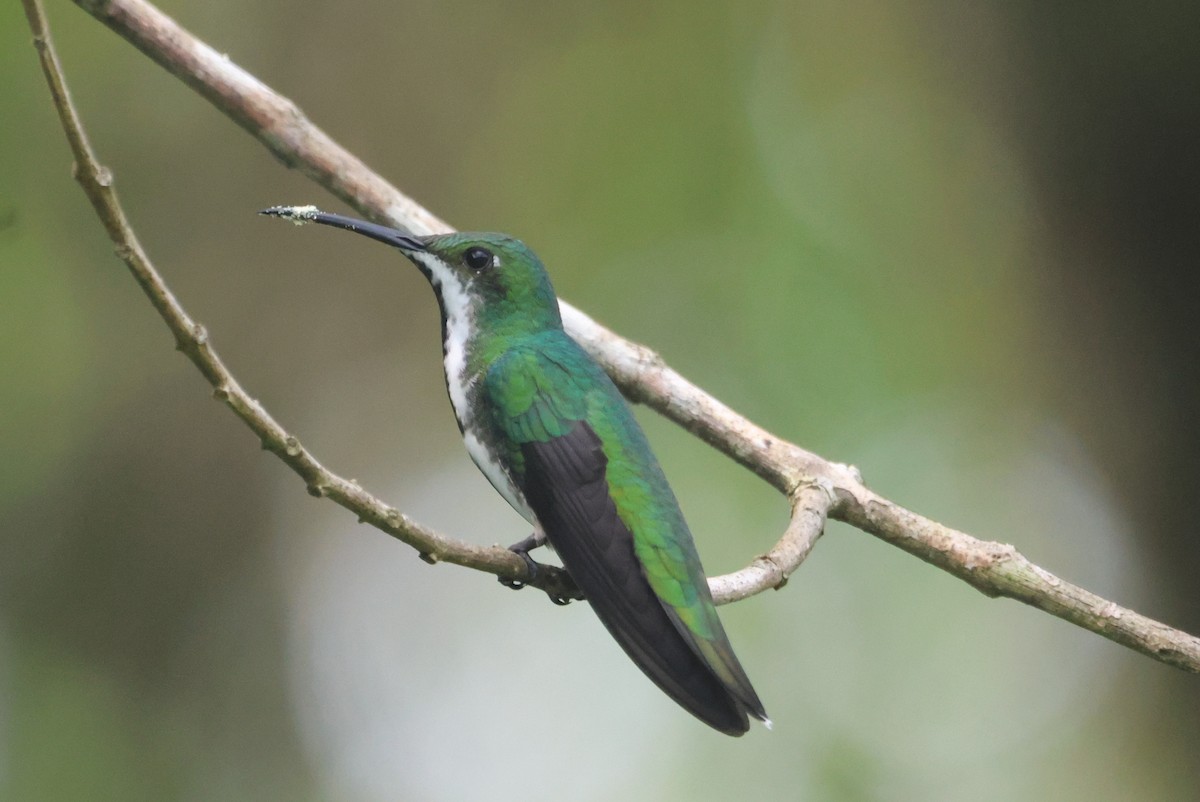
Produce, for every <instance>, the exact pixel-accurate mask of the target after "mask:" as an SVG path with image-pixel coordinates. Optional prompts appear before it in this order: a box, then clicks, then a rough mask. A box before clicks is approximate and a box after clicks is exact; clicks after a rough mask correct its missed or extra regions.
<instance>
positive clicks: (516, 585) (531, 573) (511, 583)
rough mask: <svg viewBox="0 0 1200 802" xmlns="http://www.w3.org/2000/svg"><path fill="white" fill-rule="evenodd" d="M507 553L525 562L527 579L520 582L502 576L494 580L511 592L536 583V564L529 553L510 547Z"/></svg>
mask: <svg viewBox="0 0 1200 802" xmlns="http://www.w3.org/2000/svg"><path fill="white" fill-rule="evenodd" d="M517 545H518V546H519V545H520V544H519V543H518V544H517ZM509 551H511V552H512V553H513V554H515V555H517V556H518V557H520V558H521V559H522V560H524V561H525V569H526V572H527V575H528V578H527V579H525V580H520V579H509V578H507V577H503V576H500V577H496V579H497V580H498V581H499V582H500V584H501V585H503V586H504V587H506V588H511V589H512V590H521V589H523V588H524V587H525V586H526V585H531V584H533V583H534V582H536V581H537V578H538V564H537V563H536V562H535V561H534V559H533V558H532V557H530V556H529V552H528V551H525V550H524V549H519V548H517V547H516V546H513V547H510V548H509ZM555 603H556V604H557V603H558V602H555Z"/></svg>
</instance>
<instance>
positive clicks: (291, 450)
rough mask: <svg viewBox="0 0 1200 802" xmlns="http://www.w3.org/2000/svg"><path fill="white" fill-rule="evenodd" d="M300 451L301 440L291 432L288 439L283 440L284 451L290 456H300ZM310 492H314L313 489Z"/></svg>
mask: <svg viewBox="0 0 1200 802" xmlns="http://www.w3.org/2000/svg"><path fill="white" fill-rule="evenodd" d="M300 451H301V447H300V441H299V440H297V439H296V437H295V436H294V435H290V434H289V435H288V436H287V439H285V440H284V441H283V452H284V453H285V454H287V455H288V456H289V457H298V456H300ZM309 492H312V491H311V489H310V491H309Z"/></svg>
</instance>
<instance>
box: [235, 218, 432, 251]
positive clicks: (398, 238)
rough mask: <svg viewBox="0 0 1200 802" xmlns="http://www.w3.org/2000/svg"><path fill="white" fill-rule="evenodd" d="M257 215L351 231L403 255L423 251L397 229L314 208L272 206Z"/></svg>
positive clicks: (413, 238) (414, 238) (411, 236)
mask: <svg viewBox="0 0 1200 802" xmlns="http://www.w3.org/2000/svg"><path fill="white" fill-rule="evenodd" d="M259 214H265V215H267V216H269V217H280V218H283V219H284V220H290V221H291V222H293V223H295V224H296V225H298V226H302V225H304V224H305V223H320V224H322V225H326V226H333V227H334V228H344V229H346V230H347V231H353V232H355V233H358V234H362V235H363V236H366V237H370V238H371V239H374V240H379V241H380V242H382V243H384V244H386V245H391V246H392V247H394V248H399V249H400V250H402V251H404V252H405V253H413V252H414V251H423V250H425V243H423V242H421V240H420V239H419V238H417V237H414V236H413V235H411V234H406V233H404V232H403V231H401V230H400V229H398V228H389V227H388V226H381V225H378V224H376V223H368V222H367V221H366V220H356V219H355V218H353V217H346V216H344V215H340V214H329V213H328V212H323V211H321V210H320V209H318V208H317V207H316V206H272V207H271V208H270V209H263V210H262V211H261V212H259Z"/></svg>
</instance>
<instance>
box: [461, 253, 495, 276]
mask: <svg viewBox="0 0 1200 802" xmlns="http://www.w3.org/2000/svg"><path fill="white" fill-rule="evenodd" d="M463 261H464V262H465V263H466V265H467V267H469V268H471V269H472V270H474V271H475V272H477V273H478V272H479V271H480V270H483V269H484V268H485V267H491V266H492V265H493V264H495V261H496V256H495V255H494V254H493V253H492V252H491V251H489V250H488V249H487V248H469V249H468V250H467V252H466V253H464V254H463Z"/></svg>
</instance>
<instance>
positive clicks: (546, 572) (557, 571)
mask: <svg viewBox="0 0 1200 802" xmlns="http://www.w3.org/2000/svg"><path fill="white" fill-rule="evenodd" d="M545 543H546V536H545V535H544V534H542V533H541V532H534V533H533V534H532V535H530V536H529V537H527V538H525V539H524V540H522V541H521V542H519V543H514V544H512V545H511V546H509V547H508V550H509V551H511V552H512V553H513V554H515V555H517V556H518V557H520V558H521V559H522V560H524V561H525V569H526V576H525V579H523V580H522V579H508V578H507V577H503V576H501V577H497V578H496V579H497V581H499V582H500V584H501V585H504V587H506V588H511V589H513V590H521V589H522V588H524V587H526V586H527V585H535V584H537V583H538V582H539V580H542V579H544V580H545V581H544V584H543V585H542V586H541V587H542V590H544V591H546V595H547V596H549V597H550V601H552V602H554V603H555V604H557V605H567V604H570V603H571V602H572V601H574V600H576V599H582V598H583V594H582V593H581V592H580V591H579V588H578V587H577V586H576V585H575V582H574V580H572V579H571V575H570V574H568V573H567V572H566V571H564V570H563V569H561V568H556V567H555V566H553V565H546V566H543V565H541V564H540V563H538V562H536V561H535V560H534V559H533V558H532V557H530V556H529V552H530V551H532V550H533V549H536V548H538V547H539V546H543V545H545Z"/></svg>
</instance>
